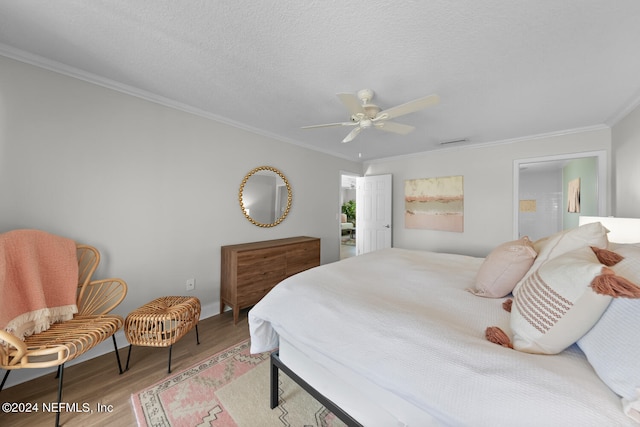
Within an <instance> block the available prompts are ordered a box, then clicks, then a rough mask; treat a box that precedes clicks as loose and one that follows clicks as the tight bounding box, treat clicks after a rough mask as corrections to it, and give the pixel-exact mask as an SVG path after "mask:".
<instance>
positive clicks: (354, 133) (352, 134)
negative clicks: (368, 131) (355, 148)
mask: <svg viewBox="0 0 640 427" xmlns="http://www.w3.org/2000/svg"><path fill="white" fill-rule="evenodd" d="M361 130H362V128H361V127H360V126H358V127H357V128H355V129H353V130H352V131H351V132H349V135H347V136H346V137H345V139H343V140H342V142H343V143H347V142H351V141H353V138H355V137H356V136H357V135H358V134H359V133H360V131H361Z"/></svg>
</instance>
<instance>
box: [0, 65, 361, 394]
mask: <svg viewBox="0 0 640 427" xmlns="http://www.w3.org/2000/svg"><path fill="white" fill-rule="evenodd" d="M262 165H270V166H274V167H276V168H279V169H280V170H281V171H282V172H283V173H284V174H285V176H286V177H287V179H288V180H289V182H290V184H291V186H292V192H293V202H292V207H291V211H290V213H289V216H288V217H287V218H286V219H285V220H284V221H283V222H282V223H281V224H280V225H278V226H277V227H273V228H260V227H257V226H255V225H253V224H251V223H250V222H249V221H247V219H245V217H244V216H243V215H242V212H241V210H240V207H239V204H238V189H239V187H240V183H241V181H242V179H243V178H244V176H245V174H246V173H248V172H249V171H250V170H251V169H253V168H255V167H257V166H262ZM341 171H350V172H353V173H354V174H360V173H361V172H362V165H361V164H360V163H358V162H349V161H346V160H343V159H339V158H336V157H332V156H328V155H325V154H322V153H319V152H316V151H311V150H308V149H305V148H302V147H298V146H294V145H292V144H288V143H284V142H279V141H276V140H273V139H269V138H266V137H264V136H260V135H257V134H254V133H251V132H247V131H244V130H240V129H238V128H234V127H231V126H228V125H225V124H221V123H219V122H216V121H212V120H209V119H206V118H203V117H199V116H196V115H193V114H189V113H185V112H182V111H178V110H175V109H172V108H168V107H165V106H161V105H158V104H154V103H151V102H148V101H145V100H142V99H140V98H136V97H132V96H129V95H125V94H123V93H120V92H116V91H114V90H110V89H106V88H104V87H100V86H97V85H93V84H89V83H87V82H84V81H81V80H77V79H74V78H71V77H67V76H63V75H60V74H57V73H54V72H50V71H47V70H44V69H41V68H37V67H34V66H31V65H27V64H24V63H21V62H18V61H14V60H11V59H8V58H4V57H0V232H4V231H9V230H12V229H16V228H37V229H43V230H47V231H50V232H53V233H57V234H60V235H63V236H66V237H69V238H72V239H75V240H76V241H78V242H82V243H88V244H92V245H94V246H96V247H97V248H98V249H99V250H100V251H101V253H102V256H103V257H102V263H101V266H100V268H99V269H98V271H97V272H96V276H95V277H97V278H104V277H121V278H123V279H124V280H125V281H126V282H127V283H128V285H129V293H128V295H127V298H126V299H125V301H124V302H123V303H122V304H121V305H120V306H119V307H118V308H117V309H116V312H117V313H119V314H121V315H123V316H124V315H126V314H127V313H128V312H130V311H131V310H133V309H134V308H136V307H138V306H140V305H142V304H143V303H145V302H147V301H149V300H151V299H153V298H155V297H157V296H161V295H176V294H177V295H183V294H186V291H185V281H186V280H187V279H188V278H192V277H194V278H196V289H195V291H193V292H191V293H189V295H194V296H197V297H198V298H200V300H201V302H202V304H203V316H204V317H206V316H209V315H212V314H217V312H218V310H219V294H220V291H219V289H220V247H221V246H222V245H226V244H234V243H242V242H250V241H257V240H267V239H274V238H282V237H290V236H296V235H309V236H315V237H319V238H321V239H322V240H321V244H322V254H321V261H322V263H327V262H332V261H337V260H338V259H339V257H340V253H339V246H340V243H339V238H340V236H339V234H338V233H337V232H336V230H337V229H338V228H339V217H338V213H339V212H340V172H341ZM125 343H126V341H124V340H120V343H119V344H121V345H124V344H125ZM107 350H109V347H108V346H107ZM37 371H39V370H37ZM16 374H17V373H15V374H12V375H11V376H10V382H15V379H16V377H19V374H18V375H16ZM12 380H13V381H12ZM9 385H10V384H9Z"/></svg>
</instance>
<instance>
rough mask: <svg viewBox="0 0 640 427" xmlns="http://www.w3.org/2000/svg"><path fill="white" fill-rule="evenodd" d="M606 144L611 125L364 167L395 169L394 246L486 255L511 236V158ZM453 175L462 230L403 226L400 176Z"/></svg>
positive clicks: (373, 170)
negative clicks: (459, 189) (459, 192)
mask: <svg viewBox="0 0 640 427" xmlns="http://www.w3.org/2000/svg"><path fill="white" fill-rule="evenodd" d="M610 146H611V132H610V129H609V128H605V127H603V128H599V129H595V130H590V131H583V132H574V133H565V134H562V135H557V136H548V137H539V138H532V139H528V140H520V141H518V142H511V143H504V144H491V145H484V146H480V147H476V148H472V147H460V148H451V149H442V150H438V151H432V152H428V153H423V154H421V155H416V156H411V157H399V158H395V159H387V160H379V161H374V162H370V163H367V164H365V173H366V174H367V175H379V174H385V173H391V174H393V192H394V194H393V217H394V219H393V221H394V225H393V245H394V246H395V247H402V248H416V249H425V250H433V251H444V252H453V253H462V254H468V255H475V256H485V255H486V254H487V253H488V252H489V251H490V250H491V249H493V248H494V247H495V246H497V245H499V244H500V243H502V242H505V241H509V240H512V239H513V211H514V208H513V162H514V160H517V159H528V158H536V157H541V156H551V155H556V154H567V153H576V152H587V151H597V150H605V151H607V153H609V152H610ZM608 157H609V156H608ZM451 175H463V176H464V215H465V217H464V232H462V233H453V232H443V231H433V230H415V229H405V228H404V181H405V180H407V179H416V178H431V177H439V176H451ZM609 182H610V181H609Z"/></svg>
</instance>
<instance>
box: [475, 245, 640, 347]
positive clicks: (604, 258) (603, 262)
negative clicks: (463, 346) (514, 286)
mask: <svg viewBox="0 0 640 427" xmlns="http://www.w3.org/2000/svg"><path fill="white" fill-rule="evenodd" d="M621 260H622V257H621V256H620V255H618V254H616V253H614V252H611V251H608V250H605V249H598V248H595V247H583V248H580V249H577V250H574V251H571V252H567V253H565V254H563V255H561V256H558V257H557V258H554V259H552V260H550V261H548V262H546V263H545V264H543V265H542V266H541V267H540V268H539V269H538V270H537V271H535V272H534V273H533V274H531V275H530V276H529V277H528V278H527V279H526V281H525V282H524V283H522V286H521V288H520V290H519V292H518V293H517V295H516V296H515V297H514V299H513V304H512V306H511V332H512V334H513V341H511V340H509V336H508V335H507V334H506V333H505V332H504V331H502V330H500V329H499V328H497V327H490V328H487V331H486V335H487V339H488V340H489V341H492V342H495V343H496V344H500V345H504V346H507V347H511V348H514V349H516V350H519V351H523V352H527V353H537V354H557V353H559V352H561V351H562V350H564V349H565V348H567V347H569V346H570V345H572V344H573V343H575V342H576V341H577V340H578V339H579V338H580V337H582V336H583V335H584V334H585V333H586V332H587V331H589V329H591V327H592V326H593V325H594V324H595V323H596V322H597V321H598V319H599V318H600V316H601V315H602V313H604V311H605V310H606V309H607V306H608V305H609V303H610V302H611V299H612V297H628V298H640V288H639V287H638V286H636V285H635V284H633V283H631V282H630V281H629V280H627V279H625V278H624V277H620V276H617V275H616V274H615V272H614V271H613V270H612V269H610V268H608V267H610V266H613V265H615V264H616V263H617V262H619V261H621ZM505 308H506V307H505Z"/></svg>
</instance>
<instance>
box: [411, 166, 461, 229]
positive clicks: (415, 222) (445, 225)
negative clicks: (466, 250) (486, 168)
mask: <svg viewBox="0 0 640 427" xmlns="http://www.w3.org/2000/svg"><path fill="white" fill-rule="evenodd" d="M404 206H405V210H404V226H405V228H419V229H427V230H440V231H454V232H459V233H461V232H462V231H463V230H464V186H463V177H462V175H458V176H445V177H437V178H421V179H410V180H406V181H405V182H404Z"/></svg>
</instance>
